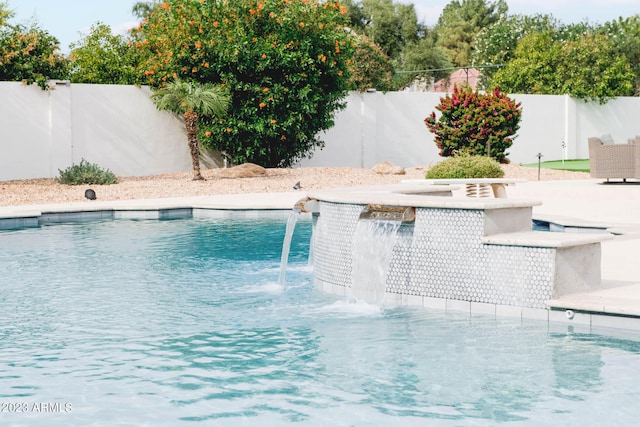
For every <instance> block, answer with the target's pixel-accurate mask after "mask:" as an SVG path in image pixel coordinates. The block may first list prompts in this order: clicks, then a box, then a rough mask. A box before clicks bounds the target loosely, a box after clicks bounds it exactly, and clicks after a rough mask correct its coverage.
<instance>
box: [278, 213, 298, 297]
mask: <svg viewBox="0 0 640 427" xmlns="http://www.w3.org/2000/svg"><path fill="white" fill-rule="evenodd" d="M299 216H300V209H297V208H294V209H293V210H292V211H291V213H290V214H289V218H288V219H287V229H286V231H285V235H284V241H283V243H282V256H281V257H280V274H279V276H278V284H279V285H280V286H281V287H284V285H285V276H286V274H287V264H288V262H289V250H290V249H291V239H292V237H293V231H294V230H295V228H296V223H297V222H298V217H299Z"/></svg>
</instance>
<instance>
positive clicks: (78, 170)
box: [57, 159, 118, 185]
mask: <svg viewBox="0 0 640 427" xmlns="http://www.w3.org/2000/svg"><path fill="white" fill-rule="evenodd" d="M58 172H60V177H59V178H57V181H58V182H59V183H60V184H66V185H81V184H96V185H109V184H115V183H116V182H118V178H116V176H115V175H114V173H113V172H111V171H110V170H109V169H106V170H105V169H102V168H101V167H100V166H98V165H97V164H95V163H89V162H87V161H86V160H85V159H82V160H80V164H77V165H72V166H70V167H68V168H67V169H65V170H61V169H58Z"/></svg>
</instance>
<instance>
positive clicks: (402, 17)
mask: <svg viewBox="0 0 640 427" xmlns="http://www.w3.org/2000/svg"><path fill="white" fill-rule="evenodd" d="M362 12H363V13H364V15H365V16H366V17H368V20H367V25H366V26H365V30H364V32H365V34H366V35H367V37H369V38H370V39H371V40H373V42H374V43H376V44H377V45H378V46H380V47H381V48H382V51H383V52H384V53H385V54H386V55H387V56H388V57H389V58H391V59H392V60H395V59H396V58H397V57H398V56H399V55H400V52H401V51H402V49H403V48H404V46H405V45H406V44H407V43H410V42H416V41H418V28H419V27H418V18H417V15H416V12H415V9H414V6H413V5H412V4H402V3H394V2H393V0H363V1H362Z"/></svg>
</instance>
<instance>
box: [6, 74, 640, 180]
mask: <svg viewBox="0 0 640 427" xmlns="http://www.w3.org/2000/svg"><path fill="white" fill-rule="evenodd" d="M52 85H53V86H54V87H55V89H54V90H51V91H48V92H47V91H43V90H41V89H40V88H39V87H37V86H34V85H31V86H25V85H23V84H21V83H16V82H0V129H1V133H0V181H6V180H14V179H28V178H53V177H56V176H58V174H59V173H58V170H59V169H66V168H67V167H69V166H71V165H72V164H77V163H79V162H80V161H81V160H82V159H86V160H87V161H89V162H91V163H97V164H98V165H100V166H101V167H103V168H108V169H110V170H111V171H113V172H114V173H115V174H116V175H118V176H142V175H156V174H161V173H171V172H180V171H189V170H190V169H191V157H190V155H189V151H188V147H187V143H186V137H185V133H184V125H183V124H182V121H181V120H180V119H179V118H177V117H175V116H174V115H172V114H170V113H168V112H161V111H158V110H157V109H156V108H155V106H154V104H153V102H151V100H150V99H149V95H150V91H149V89H148V88H146V87H142V88H140V87H136V86H121V85H88V84H71V85H70V84H65V83H64V82H58V83H57V84H56V82H52ZM442 96H443V94H442V93H428V92H427V93H425V92H388V93H386V94H385V93H382V92H365V93H359V92H352V93H351V94H349V96H348V98H347V106H346V108H345V109H344V110H342V111H339V112H338V113H337V114H336V118H335V126H334V127H333V128H331V129H329V130H327V131H326V132H323V133H322V134H321V135H319V138H320V139H322V140H323V141H325V143H326V146H325V148H324V149H322V150H320V149H318V150H316V151H315V153H314V155H313V157H312V158H311V159H304V160H302V161H300V163H299V166H352V167H372V166H373V165H375V164H377V163H380V162H383V161H390V162H392V163H394V164H397V165H400V166H404V167H410V166H425V165H430V164H433V163H436V162H438V161H440V160H441V158H440V157H439V156H438V149H437V147H436V145H435V143H434V142H433V135H432V134H431V133H430V132H429V130H428V129H427V127H426V125H425V124H424V119H425V118H426V117H427V116H428V115H429V114H430V113H431V112H432V111H435V107H436V105H438V103H439V101H440V97H442ZM512 97H513V98H515V99H516V100H517V101H519V102H522V107H523V114H522V122H521V125H520V130H519V132H518V137H517V138H516V139H515V142H514V145H513V146H512V147H511V149H510V150H509V156H508V157H509V158H510V159H511V160H512V161H513V162H516V163H534V162H536V161H537V157H536V156H537V154H538V153H541V154H542V155H543V160H558V159H563V158H564V159H576V158H588V156H589V153H588V149H587V138H588V137H590V136H600V135H603V134H610V135H611V136H612V137H613V139H614V140H615V141H616V142H618V143H626V141H627V139H628V138H631V137H633V136H635V135H640V98H618V99H615V100H612V101H609V102H608V103H607V104H605V105H598V104H596V103H585V102H582V101H576V100H573V99H571V98H569V97H568V96H554V95H512ZM563 144H564V145H563ZM203 166H205V167H208V166H206V165H203Z"/></svg>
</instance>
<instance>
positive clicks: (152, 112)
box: [0, 82, 191, 181]
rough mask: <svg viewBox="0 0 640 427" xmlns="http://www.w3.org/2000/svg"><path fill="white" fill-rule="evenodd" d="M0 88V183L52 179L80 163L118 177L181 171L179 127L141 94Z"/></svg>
mask: <svg viewBox="0 0 640 427" xmlns="http://www.w3.org/2000/svg"><path fill="white" fill-rule="evenodd" d="M54 87H55V89H54V90H50V91H43V90H42V89H40V88H39V87H37V86H35V85H31V86H25V85H23V84H21V83H16V82H0V100H1V103H0V129H1V130H2V132H1V133H0V181H6V180H13V179H28V178H53V177H56V176H58V175H59V172H58V170H59V169H66V168H67V167H69V166H71V165H72V164H77V163H80V161H81V160H82V159H85V160H87V161H89V162H91V163H97V164H98V165H100V166H101V167H103V168H107V169H110V170H111V171H112V172H114V173H115V174H116V175H119V176H142V175H155V174H161V173H168V172H177V171H188V170H190V169H191V157H190V155H189V150H188V147H187V140H186V137H185V133H184V126H183V125H182V122H181V121H180V120H179V119H178V118H176V117H175V116H173V115H172V114H170V113H168V112H161V111H157V109H156V107H155V105H154V104H153V103H152V102H151V100H150V99H149V94H150V92H149V89H148V88H144V87H143V88H139V87H135V86H120V85H85V84H73V85H66V84H57V85H55V86H54Z"/></svg>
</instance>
